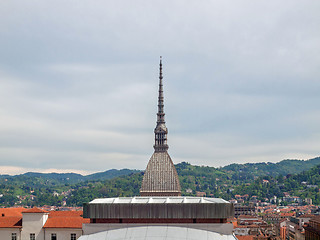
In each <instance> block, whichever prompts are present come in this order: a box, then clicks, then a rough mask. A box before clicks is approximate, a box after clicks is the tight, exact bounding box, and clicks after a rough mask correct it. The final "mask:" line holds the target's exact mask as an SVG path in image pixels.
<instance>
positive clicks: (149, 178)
mask: <svg viewBox="0 0 320 240" xmlns="http://www.w3.org/2000/svg"><path fill="white" fill-rule="evenodd" d="M140 194H141V196H180V195H181V189H180V182H179V178H178V174H177V170H176V168H175V166H174V165H173V162H172V160H171V158H170V156H169V154H168V152H154V153H153V155H152V156H151V158H150V160H149V163H148V165H147V169H146V171H145V173H144V177H143V180H142V185H141V189H140Z"/></svg>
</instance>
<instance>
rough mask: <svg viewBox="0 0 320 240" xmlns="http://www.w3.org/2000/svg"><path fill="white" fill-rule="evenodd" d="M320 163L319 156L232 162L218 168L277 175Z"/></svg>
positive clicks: (260, 174) (294, 172)
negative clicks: (262, 161)
mask: <svg viewBox="0 0 320 240" xmlns="http://www.w3.org/2000/svg"><path fill="white" fill-rule="evenodd" d="M319 164H320V157H316V158H312V159H309V160H289V159H287V160H282V161H280V162H277V163H271V162H267V163H245V164H237V163H233V164H230V165H227V166H225V167H221V168H220V170H224V171H226V172H229V173H232V172H235V173H236V172H237V173H238V174H249V175H254V176H268V175H270V176H278V175H284V176H285V175H288V174H298V173H301V172H303V171H306V170H309V169H311V168H312V167H314V166H316V165H319Z"/></svg>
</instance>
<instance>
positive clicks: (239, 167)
mask: <svg viewBox="0 0 320 240" xmlns="http://www.w3.org/2000/svg"><path fill="white" fill-rule="evenodd" d="M179 164H181V163H178V164H176V166H179ZM319 164H320V157H316V158H312V159H309V160H295V159H293V160H290V159H286V160H282V161H280V162H277V163H271V162H267V163H264V162H262V163H244V164H238V163H233V164H230V165H227V166H224V167H220V168H214V167H209V168H212V169H217V170H219V171H221V172H225V173H227V174H232V175H233V174H237V175H240V176H241V175H243V176H245V178H246V179H247V178H253V177H259V176H268V175H269V176H278V175H284V176H285V175H288V174H298V173H301V172H303V171H307V170H309V169H311V168H312V167H314V166H316V165H319ZM138 172H142V171H141V170H137V169H127V168H124V169H120V170H117V169H110V170H107V171H104V172H97V173H93V174H90V175H85V176H84V175H81V174H78V173H39V172H27V173H24V174H19V175H12V176H11V175H0V178H12V177H14V178H15V177H19V178H21V177H29V178H32V177H36V178H44V179H50V180H55V181H60V182H68V183H77V182H83V181H95V180H108V179H112V178H115V177H120V176H127V175H130V174H133V173H138Z"/></svg>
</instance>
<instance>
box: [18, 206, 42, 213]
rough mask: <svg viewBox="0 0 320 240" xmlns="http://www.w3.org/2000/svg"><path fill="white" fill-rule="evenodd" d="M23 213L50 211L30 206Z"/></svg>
mask: <svg viewBox="0 0 320 240" xmlns="http://www.w3.org/2000/svg"><path fill="white" fill-rule="evenodd" d="M22 213H48V211H45V210H42V209H40V208H37V207H33V208H30V209H28V210H25V211H23V212H22Z"/></svg>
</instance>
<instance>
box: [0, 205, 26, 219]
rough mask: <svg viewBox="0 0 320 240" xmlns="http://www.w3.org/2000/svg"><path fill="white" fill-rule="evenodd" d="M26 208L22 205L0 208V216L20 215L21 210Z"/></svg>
mask: <svg viewBox="0 0 320 240" xmlns="http://www.w3.org/2000/svg"><path fill="white" fill-rule="evenodd" d="M24 210H26V209H25V208H23V207H17V208H0V218H1V217H22V212H23V211H24Z"/></svg>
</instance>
